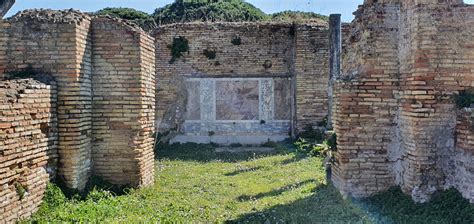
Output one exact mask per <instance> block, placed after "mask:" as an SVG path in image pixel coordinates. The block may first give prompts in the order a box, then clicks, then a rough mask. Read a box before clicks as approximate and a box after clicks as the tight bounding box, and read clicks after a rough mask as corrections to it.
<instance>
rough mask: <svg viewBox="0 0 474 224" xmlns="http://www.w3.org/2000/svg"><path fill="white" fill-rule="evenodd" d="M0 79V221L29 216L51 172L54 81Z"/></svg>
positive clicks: (55, 135) (54, 152) (53, 166)
mask: <svg viewBox="0 0 474 224" xmlns="http://www.w3.org/2000/svg"><path fill="white" fill-rule="evenodd" d="M42 79H43V81H37V80H34V79H21V80H10V81H0V149H1V150H0V188H1V190H0V222H7V223H8V222H14V221H15V220H18V219H21V218H25V217H28V216H30V215H31V214H32V213H33V212H35V211H36V210H37V206H38V205H39V204H40V203H41V200H42V198H43V194H44V191H45V189H46V184H47V183H48V181H49V179H50V178H52V177H54V175H55V173H56V164H57V160H58V154H57V153H58V151H57V149H58V130H57V116H56V100H57V99H56V91H57V90H56V83H55V82H54V81H52V80H51V79H50V78H47V77H42Z"/></svg>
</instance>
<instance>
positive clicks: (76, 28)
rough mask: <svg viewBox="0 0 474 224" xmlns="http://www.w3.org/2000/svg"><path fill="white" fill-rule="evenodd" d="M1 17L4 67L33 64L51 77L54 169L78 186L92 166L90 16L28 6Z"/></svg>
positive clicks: (20, 67)
mask: <svg viewBox="0 0 474 224" xmlns="http://www.w3.org/2000/svg"><path fill="white" fill-rule="evenodd" d="M2 23H3V24H2V26H4V27H5V32H6V33H7V34H8V38H6V39H2V40H3V41H2V42H7V44H6V45H7V48H6V50H5V51H6V53H5V55H6V57H7V58H8V59H7V60H6V62H7V63H6V64H2V66H5V70H4V71H5V72H9V71H19V70H25V69H32V70H35V71H37V72H40V73H45V74H51V75H53V76H54V77H55V78H56V81H57V83H58V110H57V112H58V128H59V138H60V142H59V157H60V159H59V167H60V169H59V175H60V176H61V178H63V179H64V181H65V183H66V184H67V185H68V187H71V188H78V189H81V188H83V187H84V185H85V183H86V182H87V179H88V178H89V174H90V166H91V155H90V150H91V91H90V89H91V82H90V74H91V73H90V71H91V69H90V42H89V41H88V38H89V36H88V29H89V28H88V27H89V26H90V19H89V18H88V16H86V15H85V14H81V13H79V12H76V11H38V10H30V11H25V12H23V13H22V14H20V15H17V16H15V17H13V18H11V19H10V20H9V21H2ZM3 74H4V75H3V76H6V75H5V73H3Z"/></svg>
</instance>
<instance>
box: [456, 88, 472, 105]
mask: <svg viewBox="0 0 474 224" xmlns="http://www.w3.org/2000/svg"><path fill="white" fill-rule="evenodd" d="M454 101H455V102H456V105H457V106H458V107H459V108H464V107H470V106H471V105H473V104H474V89H470V90H464V91H460V92H459V94H458V95H455V96H454Z"/></svg>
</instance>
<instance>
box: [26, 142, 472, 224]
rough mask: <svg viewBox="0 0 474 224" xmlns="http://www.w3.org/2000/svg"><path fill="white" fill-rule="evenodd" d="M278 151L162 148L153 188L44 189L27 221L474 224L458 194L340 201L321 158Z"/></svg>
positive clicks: (469, 208) (394, 193)
mask: <svg viewBox="0 0 474 224" xmlns="http://www.w3.org/2000/svg"><path fill="white" fill-rule="evenodd" d="M278 148H279V150H277V152H275V153H271V154H254V153H238V154H231V153H215V151H214V148H213V147H212V146H209V145H195V144H185V145H174V146H161V147H159V150H158V152H157V157H158V158H160V159H159V160H157V162H156V171H157V172H156V178H155V185H153V186H150V187H147V188H143V189H138V190H129V191H127V193H126V194H123V195H121V196H113V195H112V194H111V193H109V192H108V191H104V190H93V191H91V192H90V193H89V195H88V196H87V197H86V198H85V199H84V198H79V197H73V198H69V199H66V198H65V196H64V194H62V192H61V191H60V190H59V188H57V187H56V186H54V185H49V186H48V191H47V196H46V200H45V202H44V203H43V204H42V206H41V208H40V210H39V211H38V212H37V213H36V214H35V215H34V216H33V217H32V218H31V219H30V220H28V222H40V223H41V222H107V223H109V222H112V223H123V222H125V223H129V222H132V223H137V222H156V221H161V222H219V223H222V222H224V223H245V222H250V223H284V222H292V223H374V222H382V223H400V222H401V223H420V222H421V223H422V222H425V223H433V222H430V221H434V222H435V223H436V222H438V223H443V221H448V222H449V221H453V219H452V217H458V218H459V217H461V218H462V220H463V221H468V222H469V221H471V222H470V223H472V222H474V218H473V217H472V214H474V209H473V206H472V205H470V204H469V202H467V201H466V200H463V199H462V198H460V196H459V194H458V193H457V192H447V193H444V194H441V196H440V197H445V199H446V198H449V201H448V203H445V200H443V201H442V202H440V204H441V205H438V204H436V203H435V204H428V205H420V204H415V203H412V202H411V201H410V200H409V198H408V197H407V196H404V195H403V194H401V192H399V191H398V190H396V189H394V190H391V191H389V192H388V193H385V194H383V195H377V196H375V197H374V198H372V199H367V200H363V201H357V202H354V201H351V200H344V199H342V198H341V196H340V195H339V193H338V192H337V190H336V189H334V188H333V187H331V186H330V185H327V184H326V182H325V171H324V168H323V165H322V161H323V159H322V158H318V157H305V156H304V155H301V154H298V153H296V152H292V151H289V150H285V149H282V147H278ZM385 200H388V201H387V202H388V203H390V204H389V205H386V204H384V203H383V202H384V201H385ZM435 202H436V201H435ZM466 203H467V204H466ZM450 207H453V208H450ZM412 210H413V211H412ZM448 215H450V216H448ZM426 216H429V217H426ZM400 220H401V221H400ZM454 221H456V220H454Z"/></svg>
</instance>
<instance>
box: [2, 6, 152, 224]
mask: <svg viewBox="0 0 474 224" xmlns="http://www.w3.org/2000/svg"><path fill="white" fill-rule="evenodd" d="M0 26H1V28H2V29H1V30H0V79H2V80H4V79H10V78H13V77H17V76H22V75H32V74H35V73H41V74H43V73H45V74H49V75H51V76H52V77H54V80H56V83H57V88H56V83H54V84H52V86H51V89H48V88H49V87H46V86H45V85H40V84H37V83H36V82H35V81H31V80H30V81H21V82H19V83H17V82H16V81H6V82H4V83H3V82H2V84H0V87H1V89H2V92H0V95H1V94H3V95H1V96H2V97H1V98H0V100H4V101H5V102H2V106H1V107H0V109H1V110H0V111H1V113H2V117H1V119H2V120H1V122H0V131H1V132H0V133H1V134H2V135H1V139H2V142H1V143H0V144H2V145H0V146H2V149H1V150H0V155H1V154H3V155H1V157H0V172H1V173H0V183H1V185H0V186H2V189H7V188H8V190H7V191H3V190H2V191H1V193H0V199H1V200H0V201H1V204H0V214H1V215H0V222H2V221H3V220H7V221H15V220H18V218H23V217H27V216H28V215H29V214H31V212H32V211H34V210H36V206H37V205H38V204H39V203H40V201H41V197H42V194H43V191H44V188H45V184H46V183H47V181H48V174H47V173H46V172H45V170H46V169H48V171H50V173H51V175H53V174H56V173H57V174H58V175H57V176H58V177H59V178H60V180H61V181H63V182H64V183H65V184H66V186H67V187H69V188H73V189H77V190H82V189H83V188H84V186H85V185H86V183H87V182H88V181H89V178H90V175H91V174H92V173H94V174H96V175H98V176H100V177H103V178H104V179H106V180H108V181H110V182H112V183H115V184H120V185H124V184H126V185H131V186H144V185H149V184H151V183H153V180H154V154H153V138H152V133H153V131H154V105H155V102H154V100H155V97H154V93H155V78H154V76H155V67H154V63H155V61H154V39H153V38H151V37H150V36H149V35H147V34H146V33H145V32H143V31H142V30H140V28H137V27H134V26H132V25H131V24H129V23H127V22H124V21H122V20H118V19H111V18H103V17H100V18H97V17H94V18H91V17H89V16H88V15H86V14H83V13H81V12H78V11H74V10H67V11H55V10H27V11H24V12H21V13H20V14H17V15H16V16H14V17H12V18H10V19H9V20H0ZM92 80H94V84H92V82H91V81H92ZM5 83H6V84H5ZM3 89H13V90H8V91H6V92H5V91H3ZM56 90H57V91H56ZM47 94H49V95H47ZM33 96H37V98H34V97H33ZM43 98H48V100H50V101H47V100H46V99H43ZM56 99H57V100H56ZM4 103H6V104H5V105H4ZM47 113H49V115H48V114H47ZM3 115H5V116H3ZM48 122H49V123H48ZM56 124H57V126H56ZM45 136H46V137H45ZM4 140H5V141H4ZM48 140H49V142H47V141H48ZM92 140H94V141H92ZM4 146H5V150H4ZM35 147H36V148H35ZM55 171H57V172H55ZM4 172H5V173H4ZM51 177H52V176H51ZM17 183H20V184H22V186H25V189H26V192H27V193H28V194H27V195H26V196H25V199H23V200H18V197H17V196H15V194H14V193H15V191H13V190H15V189H14V187H16V185H17ZM13 185H15V186H13ZM12 186H13V187H12ZM12 189H13V190H12ZM22 189H23V188H22ZM30 194H31V196H29V195H30ZM3 214H5V216H2V215H3Z"/></svg>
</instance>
